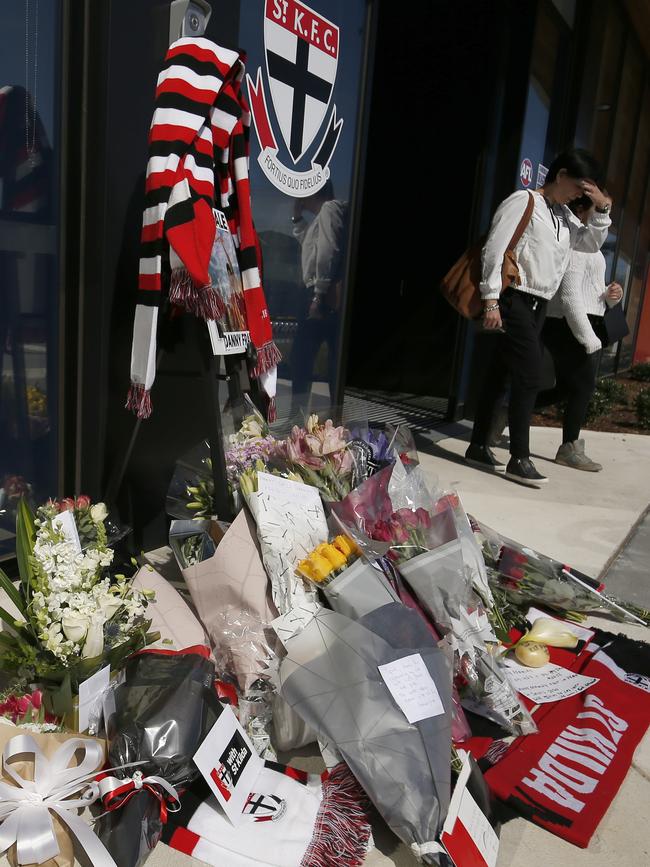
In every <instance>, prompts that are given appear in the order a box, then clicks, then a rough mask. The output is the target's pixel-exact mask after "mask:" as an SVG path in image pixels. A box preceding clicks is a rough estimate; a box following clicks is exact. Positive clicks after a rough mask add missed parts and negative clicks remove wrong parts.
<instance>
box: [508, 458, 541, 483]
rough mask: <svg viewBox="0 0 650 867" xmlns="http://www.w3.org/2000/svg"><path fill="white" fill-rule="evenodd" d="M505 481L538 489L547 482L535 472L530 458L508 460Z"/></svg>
mask: <svg viewBox="0 0 650 867" xmlns="http://www.w3.org/2000/svg"><path fill="white" fill-rule="evenodd" d="M506 479H510V480H511V481H513V482H519V484H520V485H528V487H529V488H538V487H539V486H540V485H545V484H546V482H548V479H547V478H546V476H543V475H542V474H541V473H538V472H537V470H536V469H535V464H534V463H533V462H532V461H531V459H530V458H510V460H509V461H508V466H507V467H506Z"/></svg>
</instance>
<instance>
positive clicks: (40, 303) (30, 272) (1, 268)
mask: <svg viewBox="0 0 650 867" xmlns="http://www.w3.org/2000/svg"><path fill="white" fill-rule="evenodd" d="M57 20H58V2H52V3H47V4H42V3H41V4H40V11H39V4H38V3H35V2H34V0H25V2H22V3H16V4H8V3H6V4H3V6H2V9H1V10H0V27H1V28H2V31H3V35H4V36H6V37H7V38H6V40H5V48H3V52H2V56H0V76H1V78H0V82H2V81H4V82H6V83H4V84H2V86H0V557H1V556H3V555H7V554H11V553H12V552H13V550H14V527H15V508H16V505H17V503H18V500H19V498H20V497H21V496H22V495H24V494H27V495H29V496H31V497H32V498H33V499H35V500H42V499H44V498H46V497H48V496H50V495H56V493H57V416H58V394H57V391H58V388H57V376H58V370H57V354H58V349H59V347H58V341H57V335H58V309H57V308H58V291H57V271H58V255H57V248H58V231H57V227H56V226H55V225H53V222H54V214H55V206H56V200H55V195H54V182H55V176H54V151H53V147H52V144H51V142H52V141H55V140H56V139H55V133H54V129H53V127H54V123H53V115H54V114H55V88H56V86H57V84H56V76H55V75H54V56H55V51H56V49H57V45H58V38H57V27H56V23H57ZM23 82H24V84H25V85H28V86H29V89H27V88H26V87H25V86H23Z"/></svg>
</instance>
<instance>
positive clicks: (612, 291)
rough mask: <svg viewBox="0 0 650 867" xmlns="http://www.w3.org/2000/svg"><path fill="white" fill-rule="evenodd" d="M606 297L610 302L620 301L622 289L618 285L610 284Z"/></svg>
mask: <svg viewBox="0 0 650 867" xmlns="http://www.w3.org/2000/svg"><path fill="white" fill-rule="evenodd" d="M607 297H608V298H609V300H610V301H620V300H621V298H622V297H623V287H622V286H621V284H620V283H610V284H609V286H608V287H607Z"/></svg>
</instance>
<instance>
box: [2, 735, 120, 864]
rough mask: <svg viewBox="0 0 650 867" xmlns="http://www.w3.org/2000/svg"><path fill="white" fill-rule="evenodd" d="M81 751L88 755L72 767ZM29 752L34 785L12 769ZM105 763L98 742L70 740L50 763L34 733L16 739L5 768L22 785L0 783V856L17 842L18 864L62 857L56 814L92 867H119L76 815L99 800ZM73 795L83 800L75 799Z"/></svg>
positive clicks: (4, 761) (8, 750)
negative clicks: (97, 778) (98, 781)
mask: <svg viewBox="0 0 650 867" xmlns="http://www.w3.org/2000/svg"><path fill="white" fill-rule="evenodd" d="M77 750H82V751H83V758H82V760H81V762H80V764H79V765H77V766H76V767H72V768H71V767H69V763H70V761H71V759H72V757H73V756H74V754H75V753H76V751H77ZM25 753H27V754H32V755H33V756H34V780H33V781H31V780H25V779H23V777H21V776H20V774H19V773H17V772H16V771H15V770H14V769H13V767H12V765H11V762H12V760H13V759H16V758H18V757H19V756H21V755H23V754H25ZM103 761H104V753H103V750H102V747H101V745H100V744H99V743H97V742H96V741H91V740H88V739H84V738H71V739H70V740H67V741H65V742H64V743H63V744H61V746H60V747H59V748H58V750H57V751H56V752H55V753H54V755H53V756H52V758H50V759H48V758H46V757H45V756H44V755H43V753H42V752H41V749H40V747H39V746H38V744H37V743H36V741H35V740H34V738H33V737H32V736H31V735H17V736H16V737H14V738H12V739H11V740H10V741H9V742H8V743H7V745H6V746H5V748H4V751H3V753H2V765H3V769H4V773H5V774H7V776H9V777H11V778H12V779H13V780H15V782H16V783H17V784H18V787H16V786H11V785H9V784H8V783H4V782H2V781H0V822H2V826H0V853H2V852H4V851H5V850H7V849H8V848H9V847H10V846H12V845H13V844H14V843H16V844H17V847H16V849H17V856H18V863H19V864H42V863H43V861H47V860H48V859H49V858H55V857H56V856H57V855H59V854H60V851H61V850H60V849H59V844H58V841H57V839H56V834H55V832H54V826H53V824H52V817H51V815H50V811H52V812H54V813H56V814H57V816H58V817H59V818H60V819H61V820H62V821H63V822H64V823H65V824H66V825H67V826H68V828H69V829H70V830H71V831H72V833H73V834H74V836H75V837H76V838H77V840H78V841H79V844H80V845H81V847H82V848H83V849H84V850H85V852H86V854H87V855H88V857H89V858H90V861H91V863H92V864H93V867H117V865H116V864H115V861H113V859H112V858H111V856H110V855H109V854H108V852H107V851H106V849H105V848H104V846H103V844H102V843H101V842H100V841H99V838H98V837H96V836H95V834H94V833H93V831H92V830H91V828H90V827H89V826H88V825H87V824H86V822H84V820H83V819H81V818H80V817H79V816H78V815H77V814H76V812H74V811H75V810H78V809H80V808H82V807H88V806H89V805H90V804H92V803H93V802H94V801H96V800H97V798H98V797H99V787H98V786H97V784H96V783H93V782H92V778H93V777H94V776H95V775H96V774H97V773H98V771H99V769H100V767H101V766H102V764H103ZM74 794H78V797H77V798H70V795H74Z"/></svg>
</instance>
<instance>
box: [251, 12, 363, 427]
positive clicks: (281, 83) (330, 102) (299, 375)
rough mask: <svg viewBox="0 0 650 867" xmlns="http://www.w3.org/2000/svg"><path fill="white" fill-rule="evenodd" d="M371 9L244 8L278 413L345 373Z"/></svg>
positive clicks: (292, 411) (256, 203) (323, 391)
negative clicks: (347, 278) (276, 353)
mask: <svg viewBox="0 0 650 867" xmlns="http://www.w3.org/2000/svg"><path fill="white" fill-rule="evenodd" d="M249 6H250V8H249ZM365 19H366V3H365V0H346V2H343V0H329V2H323V0H313V2H311V4H310V5H309V6H306V5H305V4H304V3H297V2H295V0H287V2H283V3H278V2H273V0H266V2H264V0H256V2H254V3H253V2H251V3H250V4H249V3H247V4H246V14H245V15H242V20H241V29H240V44H241V45H244V46H246V50H247V54H248V64H247V68H248V76H249V79H248V93H249V97H250V99H251V103H252V105H251V108H252V112H253V119H254V129H255V132H254V133H252V135H251V159H250V166H251V168H250V178H251V192H252V198H253V213H254V216H255V223H256V227H257V231H258V234H259V237H260V242H261V245H262V251H263V260H264V288H265V292H266V297H267V302H268V306H269V310H270V313H271V318H272V320H273V326H274V334H275V339H276V341H277V344H278V347H279V348H280V350H281V352H282V355H283V361H282V363H281V365H280V367H279V383H278V401H277V404H278V415H279V416H280V417H286V416H288V415H292V416H298V415H300V414H301V413H302V412H305V411H307V409H308V407H309V405H310V402H311V407H312V409H314V410H315V411H318V406H319V404H320V406H321V408H322V407H324V406H329V405H330V402H331V399H332V398H331V396H332V395H333V392H334V389H335V385H336V378H337V374H338V371H337V360H338V351H339V338H340V332H341V326H342V315H341V314H342V311H343V310H344V309H345V295H346V291H347V287H346V286H345V285H344V275H345V269H346V261H347V255H348V235H349V225H350V220H349V208H350V199H351V194H352V181H353V171H354V155H355V147H356V121H357V117H358V112H359V88H360V80H361V74H362V61H363V54H364V43H365V38H366V34H365Z"/></svg>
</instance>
